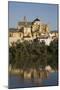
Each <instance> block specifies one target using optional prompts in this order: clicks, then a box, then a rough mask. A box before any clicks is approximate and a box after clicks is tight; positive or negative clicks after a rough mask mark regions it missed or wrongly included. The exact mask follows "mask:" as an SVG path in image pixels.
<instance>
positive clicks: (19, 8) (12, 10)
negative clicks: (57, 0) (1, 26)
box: [8, 1, 58, 30]
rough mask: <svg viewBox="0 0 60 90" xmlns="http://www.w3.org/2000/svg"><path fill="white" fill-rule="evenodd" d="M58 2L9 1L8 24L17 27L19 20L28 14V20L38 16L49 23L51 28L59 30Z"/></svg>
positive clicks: (10, 26) (43, 21)
mask: <svg viewBox="0 0 60 90" xmlns="http://www.w3.org/2000/svg"><path fill="white" fill-rule="evenodd" d="M57 12H58V5H57V4H41V3H24V2H14V1H9V2H8V22H9V24H8V26H9V28H16V27H17V23H18V22H19V21H23V18H24V16H26V19H27V21H33V20H34V19H36V18H38V19H40V21H41V22H42V23H45V24H48V25H49V28H50V30H57V29H58V26H57V20H58V13H57Z"/></svg>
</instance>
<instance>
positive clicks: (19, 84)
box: [9, 72, 58, 88]
mask: <svg viewBox="0 0 60 90" xmlns="http://www.w3.org/2000/svg"><path fill="white" fill-rule="evenodd" d="M52 85H54V86H55V85H58V73H57V72H54V73H51V74H50V75H49V76H48V78H45V79H43V80H42V79H40V78H38V79H23V78H21V77H20V76H16V75H10V76H9V88H25V87H40V86H52Z"/></svg>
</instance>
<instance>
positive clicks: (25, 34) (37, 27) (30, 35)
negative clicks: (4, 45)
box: [9, 17, 58, 45]
mask: <svg viewBox="0 0 60 90" xmlns="http://www.w3.org/2000/svg"><path fill="white" fill-rule="evenodd" d="M36 38H38V39H39V40H40V42H41V41H45V43H46V44H47V45H49V44H50V42H51V41H52V40H54V39H55V38H58V32H56V31H50V30H49V27H48V25H47V24H43V23H41V21H40V20H39V19H38V18H36V19H35V20H34V21H33V22H27V20H26V17H24V21H23V22H18V25H17V28H10V29H9V44H10V45H11V43H12V42H17V40H20V42H23V41H24V40H28V41H32V40H33V39H36Z"/></svg>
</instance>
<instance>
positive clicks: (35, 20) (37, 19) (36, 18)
mask: <svg viewBox="0 0 60 90" xmlns="http://www.w3.org/2000/svg"><path fill="white" fill-rule="evenodd" d="M36 21H39V22H40V20H39V19H38V18H36V19H35V20H34V21H33V22H32V24H33V23H34V22H36Z"/></svg>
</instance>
